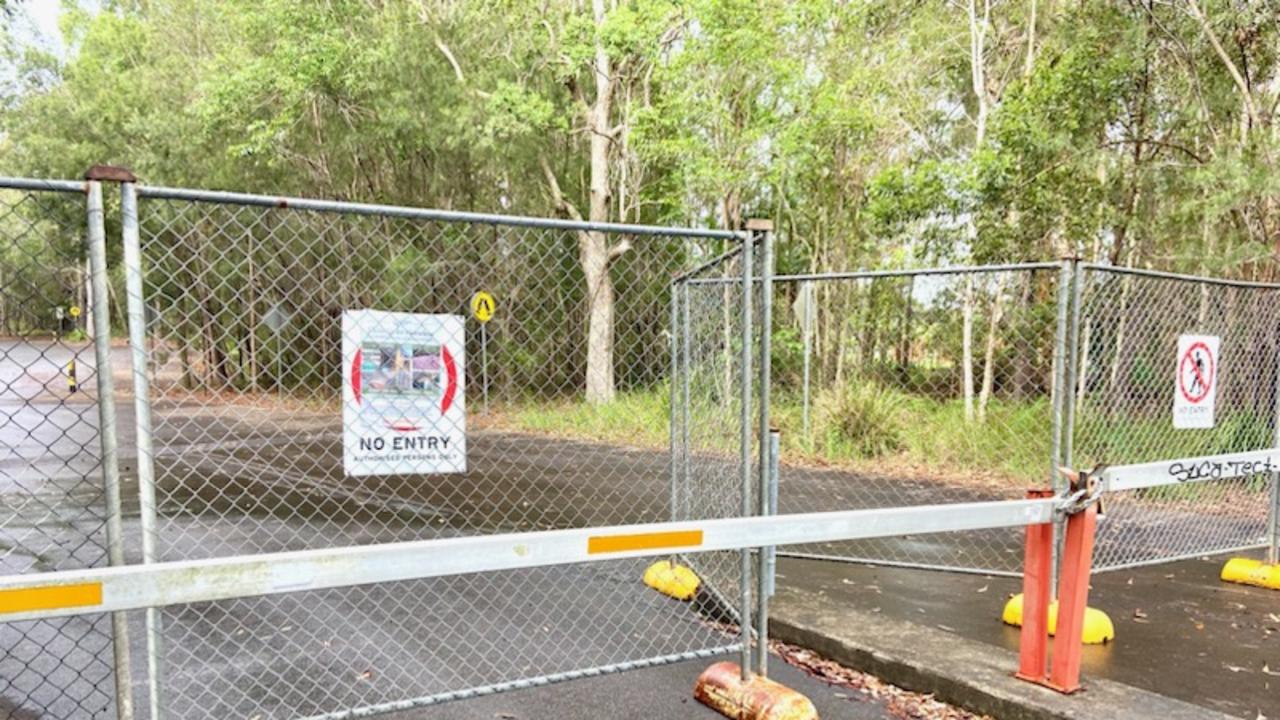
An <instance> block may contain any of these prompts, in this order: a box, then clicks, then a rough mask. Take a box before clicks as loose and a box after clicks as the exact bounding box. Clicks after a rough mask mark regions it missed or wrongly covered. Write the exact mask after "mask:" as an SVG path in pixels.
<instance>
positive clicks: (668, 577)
mask: <svg viewBox="0 0 1280 720" xmlns="http://www.w3.org/2000/svg"><path fill="white" fill-rule="evenodd" d="M644 584H645V585H648V586H649V587H651V588H653V589H654V590H657V591H658V592H660V593H662V594H663V595H670V596H671V597H673V598H675V599H677V600H689V599H691V598H693V596H694V595H696V594H698V585H699V584H700V581H699V580H698V576H697V575H696V574H695V573H694V572H693V571H692V570H690V569H689V568H687V567H685V566H683V565H672V564H671V563H670V562H668V561H666V560H659V561H658V562H656V563H654V564H652V565H650V566H649V567H648V569H646V570H645V571H644Z"/></svg>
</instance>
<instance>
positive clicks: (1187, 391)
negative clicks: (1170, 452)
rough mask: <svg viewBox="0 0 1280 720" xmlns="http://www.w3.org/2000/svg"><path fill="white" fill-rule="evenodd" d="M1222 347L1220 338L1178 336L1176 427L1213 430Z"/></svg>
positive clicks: (1174, 411) (1174, 404)
mask: <svg viewBox="0 0 1280 720" xmlns="http://www.w3.org/2000/svg"><path fill="white" fill-rule="evenodd" d="M1218 346H1219V339H1218V337H1217V336H1216V335H1181V336H1179V337H1178V355H1177V363H1178V364H1177V371H1176V374H1175V376H1174V381H1173V384H1174V388H1173V426H1174V427H1175V428H1211V427H1213V422H1214V421H1213V408H1214V401H1215V399H1216V398H1217V394H1218V383H1219V364H1220V363H1219V357H1218Z"/></svg>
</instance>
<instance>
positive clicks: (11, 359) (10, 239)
mask: <svg viewBox="0 0 1280 720" xmlns="http://www.w3.org/2000/svg"><path fill="white" fill-rule="evenodd" d="M86 201H87V202H86ZM101 201H102V195H101V188H100V187H98V186H97V185H96V183H94V184H90V183H84V182H59V181H32V180H17V179H10V178H4V179H0V433H2V434H3V437H4V443H3V448H4V449H3V451H2V452H0V568H3V570H2V572H3V573H4V574H20V573H41V572H52V571H58V570H72V569H77V568H89V567H100V566H105V565H107V564H109V562H110V561H111V560H112V558H111V554H112V553H111V552H109V547H110V543H109V541H108V520H109V512H110V510H109V508H110V507H111V503H109V488H108V483H107V480H106V477H105V475H106V463H105V462H104V444H103V433H102V431H101V427H102V418H101V416H100V412H101V411H102V408H101V407H100V394H99V391H98V387H97V381H98V376H97V369H98V368H99V367H102V363H101V360H102V356H101V355H100V353H101V352H102V351H104V350H105V344H103V343H100V346H99V347H98V348H97V350H96V351H95V346H94V343H93V342H92V333H93V328H94V326H95V324H96V325H98V326H99V327H101V326H102V325H103V324H104V322H105V318H104V317H94V313H100V312H105V311H106V310H105V307H104V306H102V305H100V304H98V303H95V302H94V292H93V290H92V288H91V282H90V279H91V277H92V275H93V268H92V267H91V264H90V244H89V240H90V235H91V234H93V233H92V232H91V231H92V230H96V235H95V238H96V241H97V242H98V243H99V247H101V242H102V239H103V237H102V222H103V217H102V205H101ZM99 300H101V297H99ZM95 320H96V321H98V322H97V323H95ZM103 339H104V340H105V338H103ZM107 377H108V378H109V374H108V375H107ZM108 382H109V380H108ZM113 461H114V458H112V462H113ZM117 497H118V496H117ZM116 510H117V512H118V506H116ZM116 519H118V515H117V517H116ZM116 551H117V552H118V551H119V547H118V546H117V547H116ZM115 560H116V562H119V560H120V557H119V556H118V555H117V556H116V558H115ZM113 633H114V631H113V627H112V622H111V618H109V617H107V616H104V615H90V616H85V617H74V618H62V619H57V620H41V621H35V622H23V623H5V624H0V717H3V718H28V717H59V718H71V717H76V718H80V717H88V718H113V717H115V716H116V697H115V692H114V688H113V683H114V673H115V661H114V658H113Z"/></svg>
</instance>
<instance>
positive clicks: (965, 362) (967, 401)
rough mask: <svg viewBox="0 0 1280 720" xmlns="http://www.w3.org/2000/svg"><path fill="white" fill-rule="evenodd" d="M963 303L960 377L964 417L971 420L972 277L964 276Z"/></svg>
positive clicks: (967, 420)
mask: <svg viewBox="0 0 1280 720" xmlns="http://www.w3.org/2000/svg"><path fill="white" fill-rule="evenodd" d="M963 303H964V307H963V309H962V316H963V324H964V328H963V331H962V337H963V340H962V345H963V347H962V350H961V360H960V378H961V384H962V387H963V388H964V419H965V421H966V422H973V278H972V277H970V276H965V281H964V298H963Z"/></svg>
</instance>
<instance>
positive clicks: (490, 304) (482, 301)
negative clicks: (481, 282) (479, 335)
mask: <svg viewBox="0 0 1280 720" xmlns="http://www.w3.org/2000/svg"><path fill="white" fill-rule="evenodd" d="M497 308H498V303H497V301H495V300H494V299H493V296H492V295H490V294H489V293H487V292H485V291H484V290H481V291H480V292H478V293H476V294H475V295H472V296H471V315H472V316H473V317H475V319H476V320H479V321H480V324H482V325H483V324H484V323H487V322H489V320H491V319H492V318H493V313H494V311H495V310H497Z"/></svg>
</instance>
